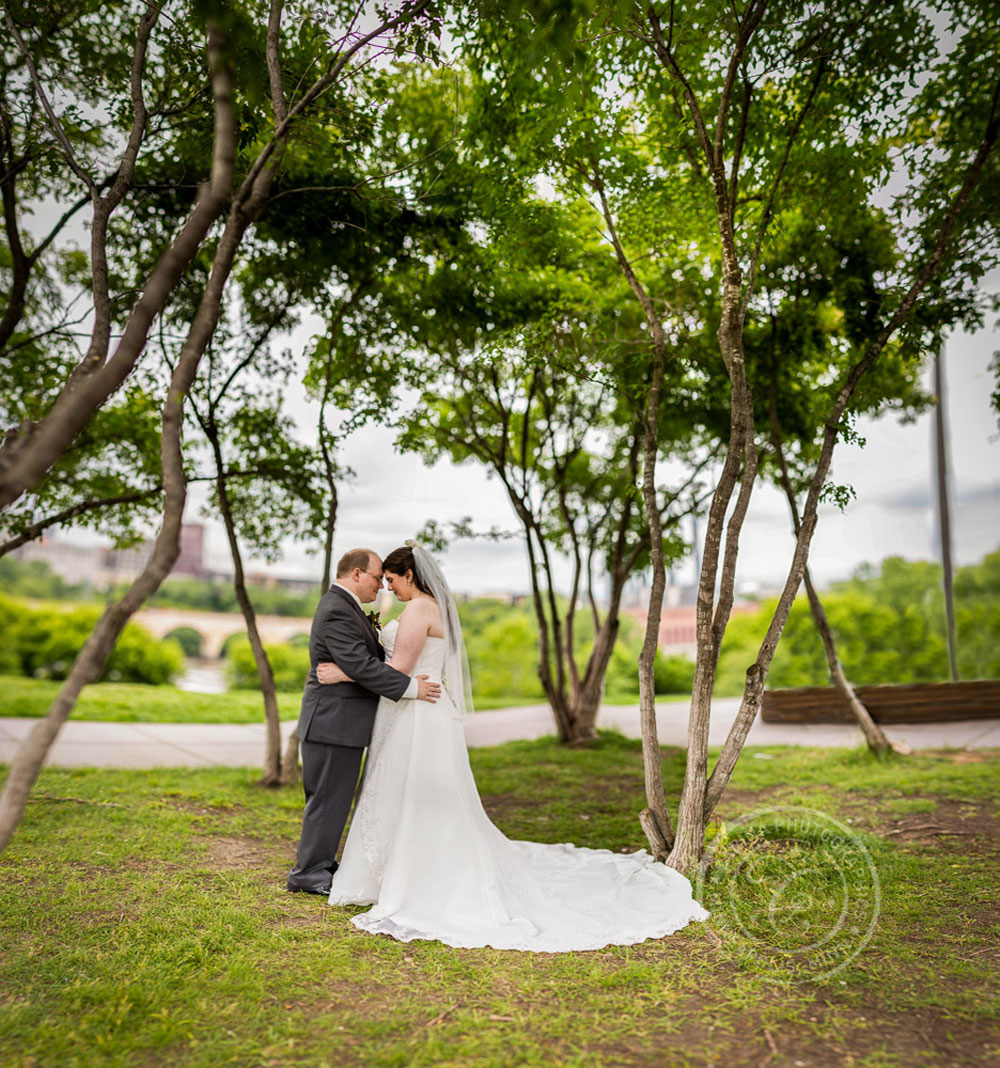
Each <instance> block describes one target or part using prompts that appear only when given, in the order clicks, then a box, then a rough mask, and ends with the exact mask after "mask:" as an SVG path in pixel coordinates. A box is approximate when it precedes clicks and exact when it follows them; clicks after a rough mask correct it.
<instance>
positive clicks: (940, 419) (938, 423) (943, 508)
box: [934, 345, 958, 682]
mask: <svg viewBox="0 0 1000 1068" xmlns="http://www.w3.org/2000/svg"><path fill="white" fill-rule="evenodd" d="M942 350H943V345H939V346H938V351H937V352H936V353H935V354H934V393H935V395H936V396H937V404H936V405H935V406H934V428H935V434H934V440H935V449H934V451H935V454H936V459H937V490H938V525H939V530H940V532H941V571H942V579H943V582H944V612H945V620H946V621H947V624H948V670H949V672H950V673H951V681H952V682H958V654H957V651H956V645H955V595H954V591H953V588H952V579H953V570H952V563H951V512H950V508H949V502H948V488H949V485H948V484H949V472H948V437H947V434H948V429H947V426H946V425H945V411H944V366H943V364H944V353H943V351H942Z"/></svg>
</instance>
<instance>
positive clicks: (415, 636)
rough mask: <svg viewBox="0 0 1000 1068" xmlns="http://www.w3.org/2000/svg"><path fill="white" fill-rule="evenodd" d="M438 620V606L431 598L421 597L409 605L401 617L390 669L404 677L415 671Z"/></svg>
mask: <svg viewBox="0 0 1000 1068" xmlns="http://www.w3.org/2000/svg"><path fill="white" fill-rule="evenodd" d="M436 618H437V605H436V604H435V603H434V601H432V600H431V599H430V598H429V597H419V598H416V599H414V600H412V601H410V602H409V604H407V606H406V608H404V609H403V614H402V615H401V616H400V617H399V629H398V630H397V631H396V644H395V645H394V646H393V649H392V659H391V660H390V661H389V666H390V667H394V668H395V669H396V670H397V671H402V672H403V674H404V675H409V674H410V673H411V672H412V671H413V668H414V667H415V665H416V663H417V660H418V659H419V657H420V652H421V650H422V649H423V647H424V642H426V641H427V634H428V632H429V631H430V628H431V626H432V624H433V623H434V621H435V620H436Z"/></svg>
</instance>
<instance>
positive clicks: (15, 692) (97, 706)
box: [0, 675, 669, 723]
mask: <svg viewBox="0 0 1000 1068" xmlns="http://www.w3.org/2000/svg"><path fill="white" fill-rule="evenodd" d="M60 685H61V683H58V682H52V681H50V680H48V679H29V678H25V677H24V676H23V675H0V718H2V717H4V716H14V717H16V716H26V717H31V718H35V717H40V716H44V715H45V714H46V713H47V712H48V710H49V706H50V705H51V704H52V701H53V698H54V697H55V696H56V694H57V693H58V692H59V687H60ZM668 700H669V698H668ZM301 701H302V695H301V694H298V693H279V694H278V710H279V711H280V713H281V718H282V719H295V718H297V716H298V714H299V705H300V704H301ZM632 701H633V703H636V704H637V703H638V701H639V698H638V697H635V698H633V699H632ZM542 703H544V702H543V701H542V700H541V699H540V698H538V697H537V696H532V697H523V698H522V697H516V696H515V697H512V698H507V699H505V700H499V699H496V700H483V701H479V702H477V703H476V708H477V709H478V710H479V711H481V712H485V711H486V710H487V709H489V708H511V707H516V706H519V705H537V704H542ZM623 703H627V702H623ZM263 718H264V704H263V700H262V699H261V696H260V694H259V693H258V692H257V691H256V690H231V691H229V692H228V693H193V692H192V691H190V690H179V689H178V688H177V687H176V686H143V685H141V684H139V683H129V682H101V683H97V684H96V685H94V686H86V687H84V690H83V693H82V694H81V695H80V700H79V701H78V702H77V703H76V705H75V706H74V707H73V719H86V720H102V721H105V722H109V723H260V722H261V720H262V719H263Z"/></svg>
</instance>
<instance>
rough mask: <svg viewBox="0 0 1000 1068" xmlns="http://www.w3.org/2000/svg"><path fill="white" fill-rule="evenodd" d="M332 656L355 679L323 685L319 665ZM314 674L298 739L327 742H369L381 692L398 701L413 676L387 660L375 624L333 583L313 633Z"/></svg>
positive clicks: (304, 701) (311, 671)
mask: <svg viewBox="0 0 1000 1068" xmlns="http://www.w3.org/2000/svg"><path fill="white" fill-rule="evenodd" d="M325 660H332V661H334V662H335V663H336V665H337V666H338V667H339V668H340V669H341V670H342V671H344V672H345V673H346V674H348V675H350V676H351V678H352V679H353V680H354V681H353V682H337V683H334V684H332V685H329V686H324V685H322V684H321V683H320V682H319V680H318V679H317V678H316V665H317V664H320V663H322V662H323V661H325ZM309 665H310V666H309V675H308V677H307V678H306V688H305V692H304V693H303V695H302V711H301V713H300V714H299V738H300V739H302V740H303V741H310V742H326V743H327V744H328V745H351V746H358V747H362V746H366V745H367V744H368V743H369V742H370V741H371V737H372V725H373V724H374V722H375V709H376V708H377V707H378V699H379V696H380V695H381V696H384V697H388V698H390V699H391V700H393V701H398V700H399V699H400V698H401V697H402V696H403V694H404V693H405V692H406V688H407V686H409V685H410V676H409V675H404V674H403V673H402V672H401V671H397V670H396V669H395V668H393V667H389V665H388V664H386V663H385V650H384V649H383V648H382V645H381V643H380V642H379V640H378V635H377V633H376V631H375V628H374V627H373V626H372V625H371V623H370V622H369V620H368V617H367V616H366V615H365V613H364V612H363V611H362V610H361V608H359V607H358V604H357V602H356V601H355V600H354V598H353V597H351V595H350V594H349V593H347V592H346V591H345V590H343V589H341V588H340V587H339V586H331V587H330V588H329V589H328V590H327V591H326V593H325V594H323V597H322V599H321V600H320V602H319V607H318V608H317V609H316V615H315V616H314V617H313V623H312V631H311V633H310V635H309Z"/></svg>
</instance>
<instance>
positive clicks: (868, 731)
mask: <svg viewBox="0 0 1000 1068" xmlns="http://www.w3.org/2000/svg"><path fill="white" fill-rule="evenodd" d="M802 580H803V582H804V583H805V587H806V595H807V596H808V598H809V608H810V609H811V610H812V616H813V622H814V623H815V624H816V630H817V632H818V633H819V636H820V639H821V640H822V642H823V651H824V652H825V653H826V662H827V664H828V665H829V668H830V677H831V678H832V679H833V684H834V686H836V687H837V689H838V690H839V691H840V693H841V695H842V696H843V698H844V700H845V701H846V702H847V703H848V705H849V706H850V708H851V711H852V712H853V713H854V718H855V719H856V720H857V721H858V726H859V727H860V728H861V730H862V733H863V734H864V736H865V742H866V743H867V745H868V748H869V749H870V750H871V751H872V752H873V753H875V754H877V755H878V756H885V755H886V754H887V753H891V752H892V748H893V747H892V745H891V743H890V742H889V739H888V738H887V737H886V735H885V731H883V730H882V728H881V727H880V726H879V725H878V724H877V723H876V722H875V720H873V719H872V716H871V713H870V712H869V711H868V709H867V708H866V707H865V706H864V703H863V702H862V701H861V698H859V697H858V694H857V691H856V690H855V689H854V687H853V686H852V685H851V682H850V680H849V679H848V678H847V675H846V674H845V672H844V666H843V664H841V662H840V657H839V656H837V647H836V645H835V643H834V640H833V632H832V631H831V630H830V623H829V621H828V620H827V618H826V612H825V611H824V610H823V604H822V602H821V601H820V599H819V594H818V593H817V592H816V588H815V587H814V586H813V582H812V576H811V575H810V574H809V568H808V567H806V569H805V573H804V574H803V576H802Z"/></svg>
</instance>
